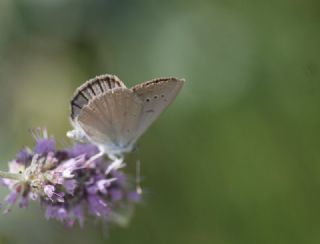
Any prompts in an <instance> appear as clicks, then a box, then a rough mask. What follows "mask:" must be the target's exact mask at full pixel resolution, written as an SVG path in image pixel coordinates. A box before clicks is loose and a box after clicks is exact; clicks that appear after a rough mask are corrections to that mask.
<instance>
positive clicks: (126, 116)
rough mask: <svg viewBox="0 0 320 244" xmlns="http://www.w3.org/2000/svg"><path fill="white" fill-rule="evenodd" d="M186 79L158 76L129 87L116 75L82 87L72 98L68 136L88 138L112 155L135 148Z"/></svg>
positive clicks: (85, 139) (104, 76)
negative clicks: (71, 129) (72, 128)
mask: <svg viewBox="0 0 320 244" xmlns="http://www.w3.org/2000/svg"><path fill="white" fill-rule="evenodd" d="M183 83H184V80H180V79H177V78H173V77H170V78H159V79H154V80H151V81H147V82H144V83H141V84H138V85H136V86H134V87H132V88H127V87H126V86H125V85H124V83H123V82H122V81H121V80H120V79H119V78H118V77H116V76H114V75H101V76H97V77H95V78H94V79H91V80H89V81H87V82H85V83H84V84H83V85H82V86H80V87H79V88H78V89H77V91H76V92H75V95H74V97H73V99H72V100H71V123H72V125H73V127H74V130H73V131H71V132H68V134H67V135H68V136H69V137H72V138H74V139H76V140H80V141H89V142H91V143H93V144H95V145H97V146H99V148H100V149H101V150H102V151H104V152H105V153H107V154H108V155H109V156H114V155H120V156H121V155H123V154H124V153H127V152H130V151H132V149H133V148H134V145H135V143H136V141H137V140H138V139H139V137H140V136H141V135H142V134H143V133H144V132H145V130H146V129H147V128H148V127H149V126H150V125H151V124H152V123H153V121H154V120H155V119H156V118H158V116H159V115H160V114H161V113H162V111H163V110H164V109H165V108H166V107H167V106H168V105H169V104H170V103H171V102H172V101H173V99H174V98H175V97H176V95H177V94H178V93H179V91H180V89H181V87H182V85H183Z"/></svg>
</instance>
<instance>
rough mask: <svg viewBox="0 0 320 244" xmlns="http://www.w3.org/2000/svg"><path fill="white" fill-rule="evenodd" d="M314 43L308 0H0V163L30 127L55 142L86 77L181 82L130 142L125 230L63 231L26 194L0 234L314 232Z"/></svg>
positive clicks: (275, 238)
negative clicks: (134, 201) (134, 203)
mask: <svg viewBox="0 0 320 244" xmlns="http://www.w3.org/2000/svg"><path fill="white" fill-rule="evenodd" d="M319 44H320V2H319V1H317V0H295V1H294V0H291V1H290V0H277V1H275V0H270V1H260V0H258V1H256V0H244V1H236V0H199V1H195V0H193V1H192V0H171V1H167V0H165V1H155V0H144V1H143V0H132V1H121V0H117V1H115V0H105V1H102V0H101V1H93V0H92V1H85V0H1V1H0V155H1V164H0V167H1V169H2V170H5V169H6V168H7V162H8V161H9V160H10V159H12V158H14V156H15V154H16V152H17V151H18V150H19V149H20V148H21V147H22V146H23V145H30V146H31V145H32V144H33V140H32V138H31V136H30V134H29V132H28V130H29V129H30V128H34V127H37V126H46V127H47V128H48V130H49V132H50V134H53V135H55V137H56V138H57V140H58V141H60V142H61V145H63V143H68V140H67V139H66V137H65V132H66V131H67V130H68V129H70V125H69V121H68V115H69V99H70V98H71V96H72V94H73V91H74V89H75V88H76V87H77V86H79V85H80V84H82V83H83V82H84V81H85V80H87V79H89V78H91V77H94V76H95V75H98V74H103V73H113V74H117V75H118V76H119V77H120V78H121V79H122V80H124V81H125V82H126V84H127V85H129V86H131V85H134V84H136V83H138V82H141V81H144V80H148V79H151V78H154V77H159V76H177V77H181V78H186V79H187V83H186V84H185V87H184V88H183V90H182V92H181V94H180V95H179V97H178V98H177V100H176V101H175V102H174V103H173V105H172V106H171V107H170V108H169V109H168V110H167V111H166V112H165V113H164V114H163V115H162V116H161V118H160V119H159V120H158V121H157V122H156V123H155V124H154V125H153V126H152V127H151V128H150V130H149V131H148V132H147V133H146V134H145V135H144V136H143V138H141V140H140V141H139V148H140V149H139V158H140V159H141V161H142V174H143V175H144V181H143V186H144V188H145V189H146V192H147V194H146V198H145V201H144V203H143V204H142V205H141V206H139V207H138V209H137V211H136V212H135V215H134V217H133V219H132V221H131V223H130V225H129V226H128V227H127V228H120V227H113V228H111V230H110V231H109V234H105V232H104V227H103V226H102V225H101V224H99V223H94V221H89V222H87V225H86V227H85V228H84V229H80V228H74V229H72V230H68V229H65V228H64V227H63V226H62V225H61V224H60V223H56V222H55V221H46V220H45V219H44V216H43V211H42V209H41V208H40V207H39V206H38V204H33V205H32V206H31V207H30V208H29V209H27V210H21V209H19V208H18V207H17V208H15V209H14V210H13V211H12V213H10V214H8V215H3V216H1V218H0V243H1V244H2V243H5V244H6V243H8V244H10V243H24V244H29V243H32V244H33V243H49V244H50V243H52V244H53V243H60V244H63V243H77V244H82V243H92V244H99V243H110V244H113V243H115V244H116V243H121V244H124V243H130V244H134V243H139V244H143V243H153V244H164V243H175V244H178V243H183V244H194V243H201V244H213V243H217V244H239V243H240V244H241V243H243V244H249V243H254V244H255V243H281V244H283V243H290V244H293V243H310V244H311V243H320V139H319V138H320V110H319V107H320V46H319ZM129 161H130V160H129ZM133 163H134V162H133ZM127 170H128V172H129V173H132V174H134V170H132V169H130V167H129V169H127ZM0 193H1V198H3V197H4V196H5V194H6V190H5V189H2V190H1V191H0ZM107 235H108V236H107Z"/></svg>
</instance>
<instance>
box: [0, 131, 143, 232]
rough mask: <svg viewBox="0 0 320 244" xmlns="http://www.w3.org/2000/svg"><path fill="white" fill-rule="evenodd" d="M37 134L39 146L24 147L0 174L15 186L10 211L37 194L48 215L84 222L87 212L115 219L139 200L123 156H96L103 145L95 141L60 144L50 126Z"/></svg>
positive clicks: (37, 198) (25, 204)
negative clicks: (58, 146)
mask: <svg viewBox="0 0 320 244" xmlns="http://www.w3.org/2000/svg"><path fill="white" fill-rule="evenodd" d="M34 135H35V138H36V145H35V147H34V149H33V150H31V149H29V148H24V149H22V150H21V151H20V152H19V153H18V154H17V157H16V159H15V160H13V161H11V162H9V172H7V173H6V172H2V173H1V174H0V176H1V177H3V178H4V179H3V183H4V185H5V186H7V187H8V188H9V189H10V193H9V195H8V196H7V197H6V199H5V202H6V205H7V206H8V207H7V209H6V210H5V212H8V211H9V210H10V207H11V206H12V205H14V204H15V203H16V202H19V206H20V207H23V208H25V207H27V206H28V204H29V201H30V200H38V201H40V203H41V205H42V206H43V207H44V208H45V216H46V218H47V219H51V218H53V219H57V220H58V221H61V222H63V223H65V224H66V225H68V226H73V225H74V223H75V222H76V221H78V223H79V224H80V226H83V224H84V221H85V217H86V216H94V217H97V218H101V219H103V220H105V221H107V222H112V221H116V220H115V218H114V216H117V215H118V212H122V211H123V209H124V208H130V209H131V208H132V206H133V204H134V203H135V202H136V201H137V197H133V196H134V195H135V193H136V192H135V191H134V190H131V189H132V187H131V185H130V184H129V181H128V177H127V176H126V175H125V174H124V173H123V172H122V171H120V168H121V167H123V166H124V164H123V163H122V160H120V161H119V160H115V161H111V162H110V161H106V160H104V158H101V157H100V158H94V157H93V156H95V155H97V154H98V153H99V150H98V148H97V147H96V146H94V145H91V144H76V145H74V146H72V147H70V148H65V149H60V150H57V149H56V143H55V140H54V139H53V138H51V137H48V134H47V132H46V131H45V130H44V131H42V132H41V131H39V130H37V131H36V132H34Z"/></svg>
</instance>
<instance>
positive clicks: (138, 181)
mask: <svg viewBox="0 0 320 244" xmlns="http://www.w3.org/2000/svg"><path fill="white" fill-rule="evenodd" d="M136 191H137V193H138V194H139V195H141V194H142V187H141V162H140V159H138V160H137V162H136Z"/></svg>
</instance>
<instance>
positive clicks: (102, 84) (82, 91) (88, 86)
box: [71, 75, 126, 119]
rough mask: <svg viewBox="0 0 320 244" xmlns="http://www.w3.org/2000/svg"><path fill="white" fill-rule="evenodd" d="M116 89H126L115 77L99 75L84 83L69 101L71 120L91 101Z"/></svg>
mask: <svg viewBox="0 0 320 244" xmlns="http://www.w3.org/2000/svg"><path fill="white" fill-rule="evenodd" d="M118 88H126V86H125V85H124V84H123V82H122V81H121V80H120V79H119V78H118V77H117V76H115V75H100V76H97V77H95V78H93V79H90V80H88V81H86V82H85V83H84V84H83V85H82V86H80V87H79V88H78V89H77V90H76V92H75V94H74V97H73V99H72V100H71V119H74V118H76V117H77V116H78V115H79V114H80V112H81V109H82V108H83V107H84V106H85V105H87V104H88V103H89V102H90V101H91V100H92V99H95V98H96V97H98V96H100V95H103V94H105V93H106V92H108V91H110V90H114V89H118Z"/></svg>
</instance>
